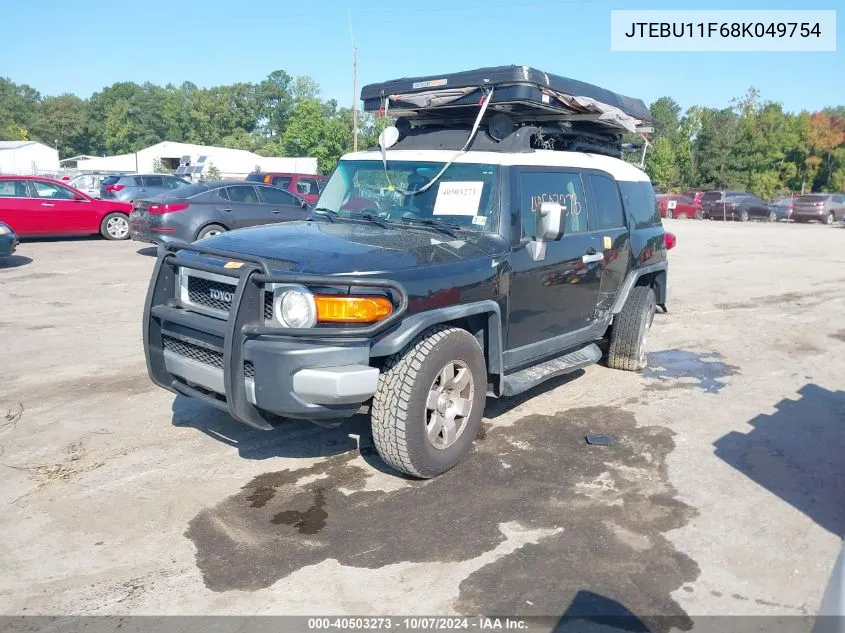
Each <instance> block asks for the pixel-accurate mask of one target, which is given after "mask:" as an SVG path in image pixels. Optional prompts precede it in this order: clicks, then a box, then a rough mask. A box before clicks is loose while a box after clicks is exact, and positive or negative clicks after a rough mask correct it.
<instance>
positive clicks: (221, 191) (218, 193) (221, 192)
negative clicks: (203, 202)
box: [217, 189, 229, 200]
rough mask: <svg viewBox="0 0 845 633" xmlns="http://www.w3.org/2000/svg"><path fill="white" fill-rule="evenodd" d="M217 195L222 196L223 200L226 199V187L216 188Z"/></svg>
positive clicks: (227, 196) (227, 195)
mask: <svg viewBox="0 0 845 633" xmlns="http://www.w3.org/2000/svg"><path fill="white" fill-rule="evenodd" d="M217 197H218V198H223V199H224V200H228V199H229V194H228V193H226V189H218V190H217Z"/></svg>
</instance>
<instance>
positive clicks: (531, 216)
mask: <svg viewBox="0 0 845 633" xmlns="http://www.w3.org/2000/svg"><path fill="white" fill-rule="evenodd" d="M519 180H520V182H519V190H520V201H519V202H520V205H519V206H520V209H521V213H522V236H523V237H536V235H537V230H536V226H537V224H536V218H537V213H539V211H540V205H541V204H542V203H543V202H557V203H559V204H560V205H561V206H563V214H564V218H565V219H564V236H565V235H568V234H569V235H571V234H572V233H583V232H584V231H586V230H587V213H586V205H585V202H586V200H585V198H584V186H583V184H582V183H581V175H580V174H579V173H577V172H566V171H523V172H521V173H520V175H519Z"/></svg>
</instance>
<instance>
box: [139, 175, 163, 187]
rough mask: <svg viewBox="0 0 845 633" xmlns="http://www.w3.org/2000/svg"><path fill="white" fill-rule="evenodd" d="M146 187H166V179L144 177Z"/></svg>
mask: <svg viewBox="0 0 845 633" xmlns="http://www.w3.org/2000/svg"><path fill="white" fill-rule="evenodd" d="M144 186H145V187H164V179H163V178H162V177H161V176H144Z"/></svg>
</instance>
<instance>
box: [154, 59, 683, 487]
mask: <svg viewBox="0 0 845 633" xmlns="http://www.w3.org/2000/svg"><path fill="white" fill-rule="evenodd" d="M362 99H363V101H364V107H365V109H366V110H368V111H372V112H376V111H380V112H382V113H385V112H386V113H387V114H388V115H394V116H398V117H399V118H398V119H397V120H396V124H395V126H391V127H389V128H387V129H386V130H385V132H383V133H382V135H381V138H380V147H379V148H376V149H373V150H370V151H364V152H359V153H355V154H349V155H346V156H344V157H343V158H342V160H341V161H340V163H339V165H338V166H337V168H336V170H335V171H334V173H333V174H332V176H331V178H330V180H329V181H328V183H327V184H326V186H325V188H324V190H323V192H322V194H321V196H320V200H319V202H318V204H317V207H316V209H315V210H314V211H313V214H312V216H311V217H310V219H309V220H307V221H303V222H292V223H285V224H277V225H265V226H263V227H256V228H248V229H243V230H239V231H232V232H229V233H225V234H223V235H220V236H217V237H214V238H211V239H207V240H204V241H202V242H199V243H194V244H190V245H189V244H169V245H167V246H160V247H159V248H160V252H159V256H158V261H157V262H156V266H155V270H154V272H153V276H152V281H151V283H150V287H149V292H148V295H147V300H146V307H145V313H144V350H145V353H146V359H147V366H148V369H149V373H150V376H151V378H152V380H153V381H154V382H155V383H156V384H157V385H159V386H161V387H164V388H165V389H169V390H171V391H173V392H175V393H178V394H182V395H185V396H190V397H193V398H196V399H198V400H201V401H203V402H206V403H208V404H210V405H212V406H215V407H218V408H220V409H223V410H225V411H228V412H229V413H230V414H231V415H232V417H234V418H235V419H236V420H239V421H240V422H243V423H245V424H248V425H250V426H253V427H256V428H259V429H271V428H272V426H271V422H273V421H274V420H275V418H276V417H277V416H283V417H288V418H304V419H310V420H336V419H340V418H346V417H349V416H351V415H353V414H355V413H356V412H357V411H359V409H360V408H361V406H362V405H365V404H367V403H370V412H371V417H372V431H373V438H374V441H375V446H376V448H377V450H378V452H379V454H380V455H381V456H382V458H383V459H384V460H385V461H386V462H388V463H389V464H390V465H392V466H393V467H395V468H397V469H399V470H401V471H404V472H406V473H409V474H411V475H415V476H418V477H432V476H435V475H437V474H439V473H442V472H444V471H446V470H448V469H449V468H451V467H452V466H454V465H455V464H456V463H457V462H458V461H459V460H460V459H461V458H462V457H463V456H464V455H465V454H466V453H467V452H468V451H469V449H470V446H471V444H472V442H473V440H474V438H475V436H476V433H477V430H478V427H479V424H480V422H481V418H482V413H483V410H484V404H485V399H486V397H487V396H493V397H500V396H512V395H514V394H518V393H520V392H523V391H525V390H527V389H529V388H531V387H534V386H536V385H538V384H540V383H541V382H543V381H544V380H547V379H549V378H551V377H553V376H557V375H560V374H564V373H567V372H572V371H574V370H576V369H578V368H581V367H584V366H587V365H590V364H593V363H596V362H597V361H599V360H600V359H601V356H602V352H601V350H600V347H599V345H598V344H597V343H600V342H602V341H603V340H604V341H605V342H606V344H607V354H606V363H607V365H608V366H610V367H612V368H616V369H625V370H638V369H641V368H642V367H644V366H645V362H646V355H645V344H646V338H647V336H648V332H649V328H650V327H651V323H652V319H653V316H654V312H655V305H656V304H658V305H663V304H665V301H666V278H667V261H666V252H667V242H668V240H667V239H666V234H665V233H664V231H663V227H662V225H661V221H660V217H659V215H658V213H657V211H656V207H655V203H654V194H653V191H652V186H651V183H650V182H649V179H648V177H647V176H646V175H645V174H644V173H643V172H642V171H641V170H640V169H638V168H637V167H635V166H633V165H631V164H629V163H628V162H625V161H624V160H621V158H620V157H621V149H620V148H621V140H622V134H623V133H624V132H625V131H628V132H637V131H642V130H643V126H644V125H646V124H647V123H648V121H649V120H650V115H649V112H648V110H647V109H646V107H645V106H644V104H643V103H642V102H641V101H639V100H636V99H630V98H627V97H622V96H620V95H617V94H614V93H612V92H609V91H607V90H603V89H601V88H597V87H596V86H591V85H589V84H584V83H581V82H577V81H572V80H569V79H566V78H563V77H556V76H554V75H548V74H546V73H543V72H540V71H536V70H534V69H531V68H528V67H500V68H487V69H480V70H477V71H472V72H468V73H457V74H453V75H443V76H439V77H424V78H414V79H402V80H397V81H393V82H388V83H386V84H378V85H372V86H367V87H365V88H364V89H363V90H362ZM670 243H671V244H673V243H674V241H672V242H670Z"/></svg>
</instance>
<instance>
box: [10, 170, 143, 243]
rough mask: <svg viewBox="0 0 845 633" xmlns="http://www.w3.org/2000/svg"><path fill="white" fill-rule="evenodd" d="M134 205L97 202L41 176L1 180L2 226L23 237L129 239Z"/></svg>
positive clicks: (11, 177)
mask: <svg viewBox="0 0 845 633" xmlns="http://www.w3.org/2000/svg"><path fill="white" fill-rule="evenodd" d="M131 212H132V204H130V203H128V202H115V201H109V200H97V199H96V198H91V197H90V196H87V195H85V194H84V193H82V192H81V191H78V190H76V189H74V188H73V187H69V186H67V185H66V184H64V183H61V182H58V181H56V180H51V179H50V178H41V177H38V176H0V222H5V223H6V224H8V225H9V226H10V227H12V230H13V231H14V232H15V233H17V234H18V235H19V236H21V237H29V236H39V235H42V236H44V235H94V234H96V233H99V234H100V235H102V236H103V237H105V238H106V239H107V240H125V239H128V238H129V214H130V213H131Z"/></svg>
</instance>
